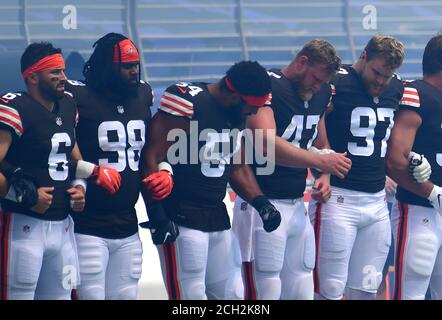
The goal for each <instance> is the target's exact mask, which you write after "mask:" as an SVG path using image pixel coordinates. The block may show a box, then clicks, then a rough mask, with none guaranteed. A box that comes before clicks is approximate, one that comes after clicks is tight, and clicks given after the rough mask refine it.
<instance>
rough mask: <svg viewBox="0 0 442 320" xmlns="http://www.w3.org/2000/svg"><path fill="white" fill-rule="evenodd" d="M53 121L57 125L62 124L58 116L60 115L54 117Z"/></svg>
mask: <svg viewBox="0 0 442 320" xmlns="http://www.w3.org/2000/svg"><path fill="white" fill-rule="evenodd" d="M55 123H56V124H57V126H61V125H62V124H63V121H61V118H60V117H57V118H56V119H55Z"/></svg>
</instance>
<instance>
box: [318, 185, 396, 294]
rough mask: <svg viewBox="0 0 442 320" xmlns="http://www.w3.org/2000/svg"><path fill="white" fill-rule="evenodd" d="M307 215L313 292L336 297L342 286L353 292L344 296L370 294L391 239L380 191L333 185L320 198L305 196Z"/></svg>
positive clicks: (380, 270) (377, 282)
mask: <svg viewBox="0 0 442 320" xmlns="http://www.w3.org/2000/svg"><path fill="white" fill-rule="evenodd" d="M309 215H310V219H311V221H312V223H313V226H314V229H315V237H316V250H317V251H316V252H317V257H316V266H315V271H314V280H315V293H316V298H318V299H321V298H322V299H324V298H325V299H330V300H339V299H341V298H342V296H343V293H344V289H345V288H346V287H347V289H348V290H347V291H350V292H353V293H354V294H352V295H351V296H349V297H347V298H349V299H352V297H362V296H364V297H365V298H364V299H370V298H372V299H374V298H375V295H376V292H377V289H378V287H379V285H380V284H381V281H382V269H383V268H384V264H385V261H386V259H387V255H388V250H389V248H390V245H391V229H390V219H389V216H388V207H387V202H386V196H385V191H384V190H382V191H380V192H377V193H366V192H359V191H353V190H348V189H342V188H337V187H333V188H332V195H331V197H330V199H329V200H328V201H327V202H326V203H325V204H318V203H316V202H315V201H314V200H313V199H311V200H310V203H309ZM355 291H361V292H360V293H359V294H357V293H356V292H355ZM364 293H365V294H364ZM358 299H359V298H358Z"/></svg>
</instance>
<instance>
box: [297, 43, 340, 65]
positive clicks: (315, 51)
mask: <svg viewBox="0 0 442 320" xmlns="http://www.w3.org/2000/svg"><path fill="white" fill-rule="evenodd" d="M300 56H306V57H307V58H308V63H309V65H317V64H323V65H325V67H326V68H327V69H328V71H329V72H330V73H335V72H336V71H338V70H339V68H340V66H341V58H340V57H339V56H338V54H337V53H336V50H335V48H334V47H333V45H332V44H331V43H330V42H328V41H326V40H322V39H313V40H311V41H310V42H308V43H306V44H305V45H304V47H303V48H302V49H301V51H299V52H298V54H297V55H296V58H298V57H300ZM296 58H295V59H296Z"/></svg>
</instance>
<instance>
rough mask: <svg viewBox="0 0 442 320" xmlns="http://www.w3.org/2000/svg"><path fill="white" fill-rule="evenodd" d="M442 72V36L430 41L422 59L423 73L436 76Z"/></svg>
mask: <svg viewBox="0 0 442 320" xmlns="http://www.w3.org/2000/svg"><path fill="white" fill-rule="evenodd" d="M441 70H442V34H440V35H437V36H435V37H433V38H431V39H430V41H428V43H427V45H426V46H425V51H424V56H423V58H422V71H423V73H424V74H425V75H432V74H436V73H438V72H439V71H441Z"/></svg>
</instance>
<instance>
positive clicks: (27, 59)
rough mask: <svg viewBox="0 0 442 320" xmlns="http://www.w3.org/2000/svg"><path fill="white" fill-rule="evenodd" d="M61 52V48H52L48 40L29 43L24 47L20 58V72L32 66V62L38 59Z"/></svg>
mask: <svg viewBox="0 0 442 320" xmlns="http://www.w3.org/2000/svg"><path fill="white" fill-rule="evenodd" d="M56 53H61V49H59V48H54V46H53V45H52V43H49V42H36V43H31V44H30V45H29V46H27V47H26V49H25V51H24V52H23V54H22V56H21V59H20V67H21V72H22V73H23V71H25V70H26V69H27V68H29V67H30V66H32V65H33V64H34V63H36V62H38V61H40V60H41V59H43V58H44V57H47V56H50V55H52V54H56Z"/></svg>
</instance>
